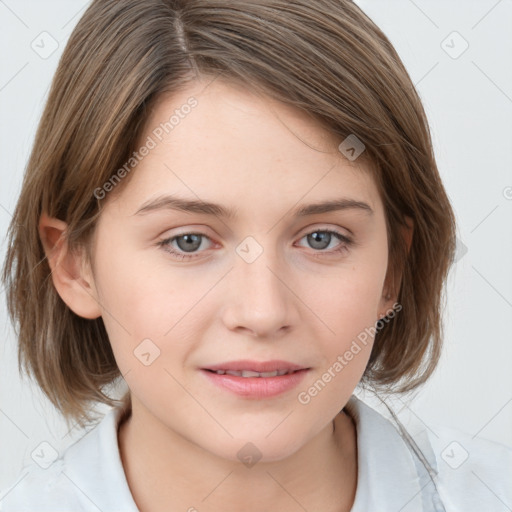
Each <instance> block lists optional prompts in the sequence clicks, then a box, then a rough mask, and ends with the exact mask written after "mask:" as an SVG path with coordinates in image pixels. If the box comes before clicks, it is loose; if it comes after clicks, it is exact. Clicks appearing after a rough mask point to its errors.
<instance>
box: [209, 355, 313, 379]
mask: <svg viewBox="0 0 512 512" xmlns="http://www.w3.org/2000/svg"><path fill="white" fill-rule="evenodd" d="M203 369H204V370H212V371H217V370H231V371H242V370H249V371H253V372H258V373H264V372H274V371H276V370H288V371H297V370H304V369H307V368H305V367H304V366H300V365H298V364H295V363H290V362H289V361H283V360H278V359H274V360H272V361H250V360H248V359H241V360H239V361H226V362H224V363H220V364H216V365H212V366H208V367H206V368H203ZM257 378H261V377H257ZM266 378H272V377H266Z"/></svg>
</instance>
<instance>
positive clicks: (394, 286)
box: [379, 216, 414, 319]
mask: <svg viewBox="0 0 512 512" xmlns="http://www.w3.org/2000/svg"><path fill="white" fill-rule="evenodd" d="M405 222H406V224H407V225H406V226H402V228H401V232H402V237H403V238H404V240H405V243H406V247H407V254H408V253H409V251H410V249H411V244H412V236H413V232H414V222H413V220H412V219H411V217H407V216H406V217H405ZM393 270H394V269H393ZM388 271H389V267H388ZM401 283H402V274H401V273H398V274H395V275H393V273H392V272H388V275H387V276H386V282H385V285H384V289H383V290H382V297H381V300H380V304H379V311H380V313H379V319H380V318H384V317H385V316H386V312H387V311H389V310H390V309H392V307H393V304H394V303H395V302H396V300H397V298H398V291H399V290H400V285H401Z"/></svg>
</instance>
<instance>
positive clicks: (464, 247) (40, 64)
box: [0, 0, 512, 489]
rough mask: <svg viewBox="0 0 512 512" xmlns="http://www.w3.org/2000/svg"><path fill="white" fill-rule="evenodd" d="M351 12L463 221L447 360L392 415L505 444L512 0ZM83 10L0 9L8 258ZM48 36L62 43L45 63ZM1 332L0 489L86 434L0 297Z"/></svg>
mask: <svg viewBox="0 0 512 512" xmlns="http://www.w3.org/2000/svg"><path fill="white" fill-rule="evenodd" d="M357 3H358V4H359V5H360V6H361V7H362V8H363V9H364V10H365V11H366V12H367V13H368V14H369V15H370V17H372V18H373V20H374V21H375V22H376V23H377V24H378V25H379V26H380V27H381V28H382V30H383V31H384V32H385V33H386V34H387V36H388V37H389V38H390V39H391V41H392V43H393V44H394V45H395V47H396V48H397V50H398V53H399V54H400V56H401V57H402V59H403V60H404V62H405V65H406V67H407V69H408V70H409V72H410V75H411V77H412V79H413V82H414V83H415V84H416V85H417V88H418V90H419V93H420V95H421V97H422V99H423V101H424V105H425V108H426V111H427V115H428V116H429V120H430V123H431V127H432V132H433V138H434V144H435V151H436V154H437V158H438V164H439V168H440V172H441V175H442V178H443V180H444V183H445V186H446V189H447V191H448V194H449V196H450V198H451V200H452V202H453V205H454V208H455V211H456V216H457V221H458V238H459V260H458V262H457V265H456V266H455V268H454V269H453V270H452V272H451V275H450V280H449V284H448V309H447V311H446V315H445V325H446V347H445V351H444V356H443V360H442V362H441V364H440V366H439V369H438V371H437V372H436V374H435V375H434V376H433V378H432V379H431V380H430V382H429V383H428V384H427V385H426V386H425V387H424V388H422V390H421V391H420V392H419V393H417V394H416V396H415V397H414V399H412V398H411V399H409V400H408V401H407V402H406V403H404V402H402V401H401V400H396V401H393V403H394V405H395V409H396V410H397V411H400V414H399V416H400V418H401V419H403V420H404V421H408V419H409V418H411V417H414V419H415V421H417V422H420V423H422V424H424V425H425V426H426V427H427V428H429V429H431V430H432V431H433V432H435V429H436V425H445V426H449V427H454V428H457V429H460V430H463V431H465V432H468V433H470V434H471V435H474V436H476V435H478V436H480V437H484V438H488V439H492V440H495V441H499V442H502V443H506V444H509V445H512V372H511V367H512V343H511V341H512V340H511V337H512V336H511V332H512V271H511V267H512V229H511V224H512V222H511V219H512V69H511V62H512V59H511V56H512V30H511V26H512V2H511V0H501V1H497V0H478V1H475V0H473V1H469V0H457V1H455V0H437V1H432V0H414V1H413V0H394V1H385V2H384V1H382V0H360V1H358V2H357ZM87 5H88V2H85V1H83V0H60V1H57V0H52V1H49V0H47V1H45V2H41V1H36V0H32V1H29V0H23V1H20V0H18V1H16V0H0V37H1V48H2V53H1V65H0V116H1V117H0V119H1V123H0V145H1V146H0V183H1V186H0V240H1V243H2V245H1V246H0V248H1V253H0V254H1V258H0V261H2V262H3V259H4V254H5V249H6V241H5V233H6V229H7V226H8V223H9V221H10V218H11V212H12V211H13V210H14V207H15V203H16V200H17V197H18V194H19V191H20V186H21V180H22V175H23V171H24V167H25V164H26V161H27V158H28V154H29V151H30V148H31V145H32V142H33V138H34V134H35V130H36V126H37V123H38V120H39V117H40V115H41V112H42V107H43V104H44V100H45V98H46V95H47V93H48V87H49V84H50V80H51V78H52V75H53V73H54V71H55V69H56V66H57V63H58V59H59V57H60V55H61V52H62V50H63V47H64V45H65V43H66V41H67V39H68V37H69V35H70V33H71V31H72V29H73V27H74V26H75V24H76V23H77V21H78V19H79V17H80V16H81V14H82V13H83V11H84V9H85V8H86V6H87ZM454 31H456V32H457V33H458V34H459V35H457V34H453V32H454ZM42 32H47V33H48V34H50V35H42V36H41V35H40V34H41V33H42ZM52 39H54V40H55V41H56V42H57V43H58V48H57V49H56V50H55V52H54V53H52V54H51V55H49V56H47V55H46V54H44V52H48V53H49V52H50V51H51V49H52V46H51V45H52V44H53V43H52ZM443 41H444V42H443ZM465 41H466V42H467V43H466V42H465ZM466 44H468V45H469V46H468V48H467V50H466V51H464V53H461V51H462V50H463V49H464V47H465V45H466ZM31 45H33V46H34V48H36V49H37V51H36V50H34V49H33V48H32V47H31ZM37 52H39V54H38V53H37ZM460 53H461V54H460ZM40 54H42V57H47V58H42V57H41V56H40ZM459 54H460V55H459ZM0 327H2V341H3V343H1V344H0V461H1V468H0V489H2V488H5V487H6V486H7V485H8V484H9V483H11V482H12V480H13V479H14V477H15V476H16V475H17V474H18V473H19V471H20V469H21V467H22V464H23V463H26V462H29V461H30V457H31V453H32V452H33V451H34V450H40V448H38V447H39V445H40V443H41V442H48V443H50V444H51V446H52V447H54V449H55V450H57V451H58V452H62V450H63V449H64V448H65V447H66V446H67V445H68V444H69V443H70V442H71V441H72V440H74V439H76V438H77V437H78V436H80V435H81V433H80V432H78V431H77V430H76V429H72V430H71V432H70V431H69V429H68V428H67V427H66V425H65V423H64V422H63V421H62V420H61V419H60V417H59V416H58V414H56V412H55V411H54V410H53V408H52V407H51V406H49V405H48V402H47V401H46V400H45V399H44V398H43V397H42V395H41V393H40V392H39V391H38V390H37V388H35V387H34V386H33V385H30V384H29V383H28V382H26V381H21V380H20V378H19V376H18V372H17V359H16V339H15V336H14V332H13V329H12V327H11V325H10V323H9V322H8V319H7V315H6V308H5V296H4V295H3V290H2V297H1V299H0ZM365 399H367V401H368V402H370V403H373V402H372V398H371V397H366V398H365ZM103 410H104V409H103Z"/></svg>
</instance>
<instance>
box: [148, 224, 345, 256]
mask: <svg viewBox="0 0 512 512" xmlns="http://www.w3.org/2000/svg"><path fill="white" fill-rule="evenodd" d="M317 232H320V233H330V234H331V235H333V236H334V237H336V238H337V239H338V241H339V242H340V243H339V244H338V246H337V247H336V248H334V249H330V250H324V249H322V250H316V251H315V250H314V249H312V251H313V252H316V253H318V254H319V255H322V254H329V253H333V252H336V251H339V250H343V248H345V249H348V246H349V245H351V244H353V241H352V240H351V239H350V238H349V237H348V236H346V235H344V234H342V233H339V232H338V231H335V230H333V229H314V230H312V231H309V232H307V233H305V234H303V235H302V236H301V237H300V238H299V240H302V239H303V238H305V237H307V236H308V235H311V234H313V233H317ZM185 235H197V236H200V237H202V238H204V239H207V240H209V241H210V243H211V246H210V247H209V249H211V248H212V247H213V246H215V245H216V243H215V242H214V241H213V240H212V239H211V238H210V237H209V236H208V235H206V234H204V233H194V232H185V233H180V234H178V235H174V236H172V237H168V238H166V239H164V240H161V241H160V242H158V245H159V246H161V247H162V248H163V249H164V250H165V251H166V252H168V253H170V254H174V255H177V256H180V257H188V258H194V257H199V255H200V254H201V253H202V252H204V251H205V250H203V251H199V252H191V253H187V252H183V251H181V250H180V249H179V248H178V249H175V248H174V247H173V246H172V245H171V244H172V242H174V241H175V240H176V239H177V238H180V237H182V236H185ZM167 247H168V248H167Z"/></svg>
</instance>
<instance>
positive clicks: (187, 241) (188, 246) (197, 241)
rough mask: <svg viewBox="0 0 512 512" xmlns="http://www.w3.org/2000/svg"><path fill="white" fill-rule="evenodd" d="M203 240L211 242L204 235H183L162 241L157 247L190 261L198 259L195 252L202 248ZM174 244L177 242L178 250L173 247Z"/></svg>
mask: <svg viewBox="0 0 512 512" xmlns="http://www.w3.org/2000/svg"><path fill="white" fill-rule="evenodd" d="M203 239H208V240H209V238H208V237H207V236H206V235H204V234H203V233H183V234H181V235H176V236H173V237H171V238H166V239H165V240H161V241H160V242H158V244H157V245H158V246H159V247H162V248H163V249H164V251H167V252H168V253H170V254H172V255H173V256H175V257H176V258H178V259H182V260H188V259H192V258H195V257H196V255H195V252H196V251H197V249H199V247H201V245H202V241H203ZM173 242H176V244H177V246H178V247H177V249H178V250H176V249H175V248H174V247H173V246H172V243H173ZM187 253H193V254H187Z"/></svg>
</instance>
